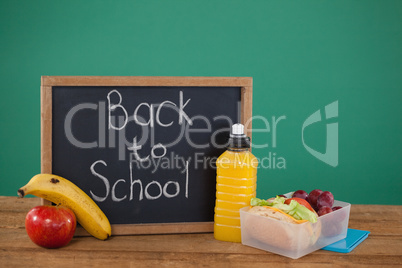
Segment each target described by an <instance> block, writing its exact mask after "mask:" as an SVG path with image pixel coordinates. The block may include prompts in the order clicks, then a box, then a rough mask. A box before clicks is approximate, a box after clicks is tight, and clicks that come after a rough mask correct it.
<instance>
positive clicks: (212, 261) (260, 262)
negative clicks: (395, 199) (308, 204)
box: [0, 196, 402, 268]
mask: <svg viewBox="0 0 402 268" xmlns="http://www.w3.org/2000/svg"><path fill="white" fill-rule="evenodd" d="M37 205H40V199H39V198H25V199H18V198H17V197H2V196H0V267H22V266H28V267H50V266H53V267H75V266H76V265H81V266H82V267H156V266H159V267H170V266H172V267H189V266H191V267H200V266H207V267H320V268H321V267H337V266H338V267H349V266H351V267H384V266H395V267H401V266H402V206H383V205H352V208H351V215H350V221H349V228H354V229H361V230H367V231H370V232H371V233H370V235H369V237H368V238H367V239H366V240H365V241H364V242H363V243H362V244H360V245H359V246H357V247H356V248H355V249H354V250H353V251H352V252H351V253H347V254H344V253H335V252H330V251H325V250H318V251H316V252H313V253H311V254H309V255H306V256H304V257H301V258H299V259H297V260H293V259H289V258H286V257H283V256H279V255H275V254H272V253H269V252H265V251H262V250H258V249H255V248H251V247H247V246H244V245H242V244H239V243H229V242H222V241H217V240H215V239H214V238H213V234H212V233H201V234H169V235H131V236H112V237H111V238H110V239H109V240H107V241H100V240H97V239H96V238H93V237H74V238H73V240H72V241H71V242H70V244H69V245H67V246H66V247H63V248H60V249H44V248H41V247H38V246H36V245H35V244H33V243H32V242H31V240H30V239H29V237H28V235H27V234H26V232H25V227H24V220H25V215H26V213H27V212H28V211H29V210H30V209H31V208H32V207H34V206H37Z"/></svg>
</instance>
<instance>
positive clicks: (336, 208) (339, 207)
mask: <svg viewBox="0 0 402 268" xmlns="http://www.w3.org/2000/svg"><path fill="white" fill-rule="evenodd" d="M341 208H342V207H341V206H336V207H333V208H332V211H335V210H338V209H341Z"/></svg>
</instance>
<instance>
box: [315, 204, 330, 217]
mask: <svg viewBox="0 0 402 268" xmlns="http://www.w3.org/2000/svg"><path fill="white" fill-rule="evenodd" d="M331 212H332V208H330V207H326V206H324V207H321V208H320V209H319V210H318V212H317V214H318V216H322V215H325V214H328V213H331Z"/></svg>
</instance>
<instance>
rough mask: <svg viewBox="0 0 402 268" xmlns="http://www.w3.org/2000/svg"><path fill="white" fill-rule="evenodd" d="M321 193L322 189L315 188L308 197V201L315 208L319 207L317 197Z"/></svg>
mask: <svg viewBox="0 0 402 268" xmlns="http://www.w3.org/2000/svg"><path fill="white" fill-rule="evenodd" d="M321 194H322V191H321V190H320V189H315V190H312V191H311V192H310V193H309V195H308V197H307V201H308V202H309V203H310V205H311V206H312V207H313V208H314V209H315V210H316V209H317V199H318V197H319V196H320V195H321Z"/></svg>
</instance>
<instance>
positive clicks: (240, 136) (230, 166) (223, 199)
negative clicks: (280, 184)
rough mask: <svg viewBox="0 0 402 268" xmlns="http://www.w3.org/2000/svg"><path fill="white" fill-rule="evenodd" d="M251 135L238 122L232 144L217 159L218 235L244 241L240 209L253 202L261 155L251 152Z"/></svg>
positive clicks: (218, 236) (216, 235)
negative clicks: (257, 156)
mask: <svg viewBox="0 0 402 268" xmlns="http://www.w3.org/2000/svg"><path fill="white" fill-rule="evenodd" d="M249 148H250V138H249V137H246V135H245V134H244V126H243V125H242V124H234V125H233V126H232V131H231V134H230V138H229V147H228V149H227V151H225V152H224V153H223V154H222V155H221V156H219V158H218V159H217V161H216V166H217V176H216V203H215V216H214V237H215V239H217V240H221V241H229V242H241V229H240V211H239V210H240V209H241V208H243V207H246V206H249V205H250V199H251V198H252V197H255V194H256V186H257V166H258V160H257V158H256V157H255V156H254V155H253V154H252V153H251V152H250V151H249Z"/></svg>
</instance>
